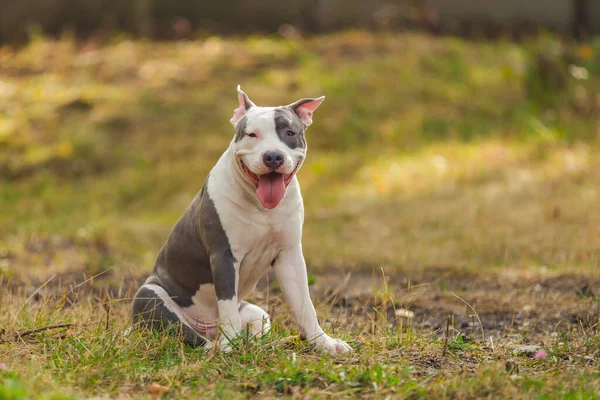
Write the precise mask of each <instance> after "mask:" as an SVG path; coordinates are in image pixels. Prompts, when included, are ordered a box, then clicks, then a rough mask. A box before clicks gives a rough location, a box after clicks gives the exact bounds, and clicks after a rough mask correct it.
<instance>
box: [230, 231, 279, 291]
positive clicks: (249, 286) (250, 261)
mask: <svg viewBox="0 0 600 400" xmlns="http://www.w3.org/2000/svg"><path fill="white" fill-rule="evenodd" d="M279 250H280V245H279V243H278V241H277V240H276V237H275V235H273V234H267V235H265V236H264V237H262V238H259V239H258V240H256V241H255V242H254V245H253V246H252V247H251V248H249V249H247V252H246V253H245V254H244V256H243V257H242V259H241V260H240V264H239V282H238V296H239V298H240V299H243V298H244V297H245V296H247V295H248V294H249V293H250V292H252V291H253V290H254V288H255V287H256V284H257V283H258V281H259V280H260V278H261V277H262V276H263V275H264V274H265V272H266V271H267V269H268V268H269V267H270V266H271V264H272V262H273V260H274V259H275V258H276V257H277V254H278V253H279Z"/></svg>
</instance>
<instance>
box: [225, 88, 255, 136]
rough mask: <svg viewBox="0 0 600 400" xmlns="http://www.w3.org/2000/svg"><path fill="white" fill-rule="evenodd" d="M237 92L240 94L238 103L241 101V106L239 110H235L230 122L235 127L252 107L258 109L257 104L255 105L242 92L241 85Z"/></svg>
mask: <svg viewBox="0 0 600 400" xmlns="http://www.w3.org/2000/svg"><path fill="white" fill-rule="evenodd" d="M237 92H238V101H239V103H240V105H239V107H238V108H236V109H235V110H233V117H231V119H230V120H229V122H231V124H232V125H234V126H235V124H237V122H238V121H239V120H240V119H241V118H242V117H243V116H244V114H246V111H248V110H249V109H250V108H252V107H256V104H254V103H253V102H252V101H251V100H250V99H249V98H248V95H247V94H246V93H244V92H243V91H242V88H241V86H240V85H238V87H237Z"/></svg>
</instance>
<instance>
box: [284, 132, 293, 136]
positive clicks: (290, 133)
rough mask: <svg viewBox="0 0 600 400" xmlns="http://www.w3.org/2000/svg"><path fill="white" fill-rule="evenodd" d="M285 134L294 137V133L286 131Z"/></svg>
mask: <svg viewBox="0 0 600 400" xmlns="http://www.w3.org/2000/svg"><path fill="white" fill-rule="evenodd" d="M285 134H286V135H288V136H294V135H295V134H296V132H292V131H287V132H286V133H285Z"/></svg>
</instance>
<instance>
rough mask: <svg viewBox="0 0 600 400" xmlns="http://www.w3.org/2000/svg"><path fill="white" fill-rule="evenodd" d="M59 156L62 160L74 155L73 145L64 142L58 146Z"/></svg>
mask: <svg viewBox="0 0 600 400" xmlns="http://www.w3.org/2000/svg"><path fill="white" fill-rule="evenodd" d="M58 155H59V156H60V157H61V158H69V157H71V156H72V155H73V144H72V143H71V142H62V143H61V144H59V145H58Z"/></svg>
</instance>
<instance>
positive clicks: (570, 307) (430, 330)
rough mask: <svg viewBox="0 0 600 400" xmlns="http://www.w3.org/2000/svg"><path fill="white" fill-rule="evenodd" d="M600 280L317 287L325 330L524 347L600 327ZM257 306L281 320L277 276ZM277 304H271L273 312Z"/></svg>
mask: <svg viewBox="0 0 600 400" xmlns="http://www.w3.org/2000/svg"><path fill="white" fill-rule="evenodd" d="M145 278H146V274H143V275H142V274H138V275H133V274H128V275H121V276H115V274H113V273H111V272H110V271H109V272H106V273H103V274H99V275H97V276H92V277H90V276H89V275H88V274H86V273H84V272H78V271H67V272H63V273H61V274H57V275H55V276H54V278H52V279H48V278H46V279H42V278H32V279H31V281H30V282H27V283H24V282H21V281H17V280H11V281H8V282H6V285H5V287H6V288H7V291H8V292H9V293H13V294H19V295H21V296H23V297H26V298H29V297H31V301H34V302H42V301H56V302H58V301H61V302H62V307H69V306H70V305H72V304H74V303H76V302H79V301H84V300H86V301H90V300H92V301H98V302H100V303H103V302H106V301H112V300H116V299H119V300H123V301H128V299H131V298H132V296H133V295H134V294H135V291H136V290H137V288H138V287H139V285H141V283H142V282H143V281H144V280H145ZM598 287H600V278H599V277H595V278H590V277H589V276H583V275H576V274H569V273H560V274H548V275H547V276H545V275H543V274H526V273H524V272H518V271H508V270H505V271H495V272H493V273H486V274H479V273H474V272H471V271H466V270H462V271H461V269H460V268H455V267H434V266H431V267H426V268H422V269H419V270H418V271H416V272H405V273H403V272H399V273H395V274H385V278H384V276H383V275H382V274H381V272H374V271H368V270H366V269H364V268H363V269H358V270H357V269H354V270H353V271H351V272H349V271H348V270H346V269H344V268H341V267H335V268H328V269H327V270H326V271H320V272H319V273H317V274H316V275H315V276H314V283H313V284H312V286H311V291H312V293H313V298H314V300H315V303H316V304H317V308H318V309H319V311H320V314H321V315H322V314H323V313H325V315H327V317H326V322H325V325H326V326H329V327H330V328H331V329H336V327H339V326H350V327H352V328H353V330H356V331H357V332H364V331H365V330H369V326H370V325H373V326H375V325H377V324H378V323H380V322H381V321H385V323H386V324H388V325H389V326H390V327H392V328H402V329H410V330H412V331H417V332H420V333H423V334H434V335H437V336H442V335H444V331H445V328H446V324H447V323H448V322H447V321H450V322H449V323H450V329H451V330H452V332H453V333H454V334H458V333H459V332H460V333H461V334H462V335H464V336H465V337H469V338H472V339H475V340H482V339H484V340H486V341H487V340H489V337H490V336H492V337H493V338H494V339H495V340H501V339H502V338H505V337H511V340H514V339H515V338H518V339H519V340H521V341H523V342H528V341H532V340H533V341H534V340H536V338H539V337H542V336H544V337H547V336H548V335H554V336H557V335H560V334H561V333H563V332H569V331H571V330H573V329H579V330H581V329H582V330H589V329H596V328H597V327H598V326H599V325H600V299H599V298H598V295H599V294H600V293H598V291H597V289H596V288H598ZM250 300H251V301H255V302H256V303H258V304H260V305H262V306H264V307H267V308H269V311H270V313H271V314H276V316H277V315H281V312H282V311H281V307H283V299H282V295H281V293H280V291H279V289H278V287H277V285H276V284H275V277H274V274H272V273H270V274H268V275H267V276H266V277H265V278H263V279H262V280H261V282H260V283H259V285H258V288H257V291H256V292H255V293H253V294H252V295H251V299H250ZM266 303H269V304H266Z"/></svg>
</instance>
